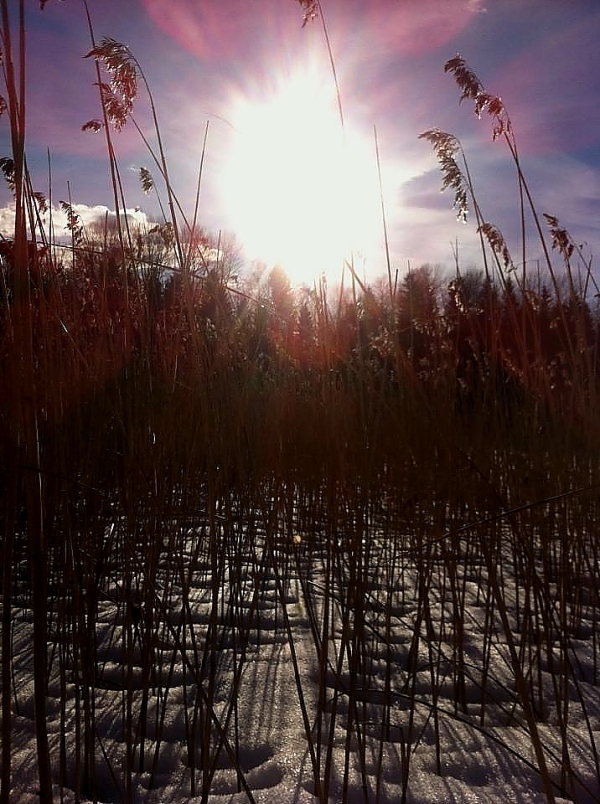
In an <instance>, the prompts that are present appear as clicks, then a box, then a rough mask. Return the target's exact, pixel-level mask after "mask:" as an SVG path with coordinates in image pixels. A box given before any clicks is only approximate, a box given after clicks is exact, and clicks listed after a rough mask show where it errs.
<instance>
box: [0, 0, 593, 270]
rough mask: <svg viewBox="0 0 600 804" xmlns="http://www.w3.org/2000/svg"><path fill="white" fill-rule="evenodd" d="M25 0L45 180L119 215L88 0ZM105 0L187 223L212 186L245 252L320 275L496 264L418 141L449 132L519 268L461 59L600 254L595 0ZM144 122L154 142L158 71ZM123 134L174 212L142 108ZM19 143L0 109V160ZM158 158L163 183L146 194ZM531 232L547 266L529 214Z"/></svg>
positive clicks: (205, 213) (217, 206) (581, 237)
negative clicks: (313, 12)
mask: <svg viewBox="0 0 600 804" xmlns="http://www.w3.org/2000/svg"><path fill="white" fill-rule="evenodd" d="M26 5H27V15H28V18H27V36H28V40H27V41H28V45H27V47H28V63H27V70H28V72H27V82H26V84H27V158H28V165H29V168H30V172H31V175H32V180H33V184H34V187H35V189H37V190H40V191H42V192H44V193H45V194H47V195H51V198H52V201H53V204H54V205H55V206H58V205H59V202H60V201H62V200H69V199H70V200H71V201H72V202H73V203H74V204H76V205H77V209H79V210H80V212H81V215H82V218H83V219H84V220H85V221H88V220H93V219H98V218H100V219H101V218H103V217H104V216H105V215H106V214H107V211H108V214H110V213H111V212H114V206H115V205H114V201H113V195H112V188H111V184H110V174H109V170H108V162H107V156H106V142H105V137H104V135H103V132H102V131H101V132H99V133H93V132H90V131H82V126H83V124H84V123H86V122H87V121H88V120H91V119H97V118H99V117H100V116H101V114H100V106H99V99H98V92H97V88H96V87H95V86H94V82H95V80H96V78H95V68H94V63H93V60H92V59H90V58H88V59H86V58H84V56H85V55H86V54H87V53H88V52H89V50H90V49H91V40H90V32H89V28H88V24H87V19H86V15H85V9H84V5H83V3H82V2H80V0H47V3H46V5H45V9H44V10H43V11H41V10H40V9H39V4H38V3H34V2H31V3H28V4H26ZM88 5H89V10H90V14H91V18H92V23H93V31H94V36H95V38H96V41H97V42H100V41H101V40H102V39H103V38H104V37H111V38H113V39H115V40H117V41H119V42H122V43H124V44H126V45H127V46H128V47H129V48H130V50H131V52H132V53H133V55H134V56H135V58H136V59H137V60H138V62H139V64H140V66H141V68H142V70H143V72H144V75H145V77H146V79H147V81H148V85H149V87H150V90H151V92H152V95H153V99H154V102H155V105H156V110H157V115H158V120H159V126H160V131H161V136H162V138H163V142H164V147H165V151H166V157H167V163H168V166H169V172H170V178H171V184H172V186H173V188H174V190H175V193H176V195H177V198H178V200H179V202H180V204H181V207H182V208H183V210H184V212H185V214H186V217H187V218H188V220H192V218H193V210H194V203H195V197H196V192H197V188H198V184H199V207H198V209H199V212H198V221H199V223H200V225H202V226H203V227H204V228H205V229H206V230H207V231H208V232H210V233H213V234H216V233H219V232H222V233H227V235H228V237H229V236H230V235H234V236H235V238H236V242H237V244H238V247H239V250H240V253H241V255H242V257H243V259H244V260H245V262H246V264H248V265H251V264H252V262H253V261H255V260H261V261H262V262H264V263H265V264H266V265H267V266H268V267H270V266H272V265H273V264H275V263H280V264H281V265H282V266H283V267H284V269H286V270H287V271H288V273H289V274H290V276H291V277H292V278H293V279H294V281H298V282H300V281H306V282H309V283H310V282H311V281H312V280H313V279H314V277H315V276H317V275H319V274H321V273H323V272H326V273H327V275H328V276H330V275H336V274H337V272H340V271H341V267H342V265H343V264H344V262H345V261H351V262H352V263H353V264H354V267H355V269H356V270H357V271H359V272H360V273H362V274H363V275H364V276H365V277H366V278H367V279H369V280H373V279H375V278H376V277H378V276H383V275H387V271H388V255H389V267H390V269H391V271H392V273H395V272H396V271H398V272H399V274H400V275H402V274H403V273H405V271H406V270H407V269H408V268H409V267H415V266H419V265H421V264H423V263H430V264H432V265H440V266H442V267H444V268H447V269H448V270H452V269H453V266H454V264H455V261H456V259H458V261H459V264H460V267H461V268H462V269H467V268H470V267H477V266H480V265H481V256H480V254H481V253H480V247H479V240H478V236H477V232H476V224H475V222H474V217H473V215H470V216H469V217H468V220H467V223H466V224H464V223H461V222H459V221H457V219H456V214H455V211H454V210H453V209H452V202H453V195H452V193H451V191H446V192H445V193H441V192H440V187H441V174H440V171H439V167H438V164H437V161H436V158H435V155H434V154H433V152H432V150H431V147H430V146H429V144H428V143H427V142H426V141H424V140H423V139H419V134H421V133H422V132H423V131H425V130H428V129H432V128H435V127H437V128H439V129H441V130H443V131H447V132H450V133H452V134H454V135H456V136H457V137H458V138H459V139H460V141H461V143H462V146H463V148H464V151H465V154H466V156H467V160H468V165H469V170H470V172H471V175H472V179H473V183H474V188H475V194H476V196H477V200H478V203H479V206H480V208H481V210H482V214H483V217H484V219H485V220H486V221H487V222H490V223H492V224H494V225H496V226H497V227H498V228H499V229H500V230H501V231H502V233H503V234H504V237H505V240H506V242H507V244H508V245H509V249H510V250H511V253H512V254H513V259H514V261H515V263H518V262H519V259H520V257H521V235H520V214H519V194H518V183H517V178H516V174H515V171H514V167H513V166H512V165H511V161H510V154H509V153H508V150H507V148H506V145H505V144H504V143H503V142H502V141H501V140H498V141H496V142H493V141H492V125H491V122H490V120H489V119H486V118H485V117H484V118H482V119H481V120H479V119H477V117H476V116H475V114H474V113H473V106H472V103H471V102H469V101H464V102H463V103H462V104H461V103H459V98H460V91H459V89H458V87H457V86H456V83H455V81H454V78H453V77H452V75H450V74H448V73H445V72H444V64H445V63H446V61H447V60H448V59H450V58H452V57H454V56H455V55H456V54H457V53H460V54H461V55H462V56H463V58H464V59H465V60H466V62H467V63H468V64H469V66H470V67H471V68H472V69H473V70H474V71H475V72H476V73H477V75H478V76H479V78H480V80H481V81H482V83H483V84H484V86H485V87H486V89H487V90H488V91H489V92H491V93H493V94H495V95H499V96H501V98H502V100H503V102H504V104H505V106H506V109H507V111H508V113H509V115H510V117H511V120H512V123H513V128H514V132H515V135H516V139H517V145H518V147H519V152H520V156H521V162H522V167H523V171H524V173H525V176H526V178H527V180H528V182H529V186H530V188H531V191H532V194H533V197H534V201H535V205H536V209H537V212H538V214H540V215H541V214H542V213H550V214H552V215H555V216H556V217H558V219H559V221H560V223H561V225H563V226H565V227H566V228H568V229H569V231H570V233H571V235H572V237H573V239H574V240H575V242H576V243H578V244H584V245H585V248H584V254H585V255H586V256H587V257H588V258H589V257H590V256H592V259H593V260H596V259H597V256H598V254H599V253H600V50H599V49H598V47H597V42H598V38H599V36H600V3H598V0H322V3H321V6H322V12H323V19H315V20H311V21H309V22H307V24H306V25H303V10H302V8H301V6H300V5H299V4H298V3H297V2H296V0H227V1H225V0H219V2H217V0H169V3H168V4H167V3H165V2H164V0H88ZM9 7H11V8H12V9H15V8H16V7H17V3H16V2H13V3H9ZM323 21H324V22H325V26H323ZM325 32H326V34H327V38H326V36H325ZM327 42H329V48H330V49H328V44H327ZM332 62H333V69H332ZM2 94H4V92H2ZM133 115H134V118H135V120H136V122H137V124H138V125H139V127H140V129H141V130H142V132H143V133H144V136H145V137H146V138H147V140H148V142H149V143H150V145H151V147H152V148H154V149H156V142H157V141H156V136H155V132H154V130H153V126H152V119H151V115H150V104H149V101H148V96H147V95H146V94H145V91H144V90H143V86H141V85H140V88H139V94H138V97H137V98H136V101H135V105H134V111H133ZM207 126H208V128H207ZM205 135H206V145H205V148H204V149H203V142H204V138H205ZM113 137H114V144H115V148H116V152H117V156H118V160H119V166H120V171H121V176H122V180H123V185H124V190H125V203H126V207H127V208H128V209H131V210H136V212H135V215H136V217H137V218H138V219H139V220H141V221H144V220H146V219H148V220H157V219H160V214H161V213H160V207H159V200H160V201H162V203H163V206H164V203H165V194H164V190H161V189H160V181H159V180H158V179H159V176H158V172H157V170H156V167H155V165H154V163H153V161H152V156H151V154H150V153H149V152H148V149H147V147H146V146H145V145H144V143H143V141H142V139H141V138H140V136H139V134H138V133H137V131H136V129H135V127H134V125H133V123H132V122H131V121H130V122H128V123H127V125H126V126H125V127H124V128H123V130H122V131H120V132H114V134H113ZM203 153H204V157H203V158H202V156H203ZM9 154H10V141H9V136H8V127H7V122H6V120H5V119H2V120H0V155H9ZM201 162H202V172H201V179H200V182H198V175H199V169H200V164H201ZM140 167H146V168H148V169H149V170H150V171H151V172H152V173H153V175H154V176H155V178H156V179H157V187H158V188H159V189H158V195H157V193H153V194H150V195H146V194H145V193H144V192H143V189H142V186H141V184H140V181H139V168H140ZM11 219H12V218H11V209H10V193H9V192H8V190H7V189H6V188H5V187H2V189H1V190H0V231H3V232H4V233H5V234H10V223H11ZM56 220H57V221H58V220H59V218H58V217H57V218H56ZM528 231H529V232H530V235H528V239H527V253H526V258H527V260H528V261H531V263H533V264H534V265H535V264H536V260H537V259H538V258H539V257H541V254H542V250H541V247H540V244H539V241H538V240H536V238H535V236H534V230H533V228H532V226H531V220H529V221H528ZM386 242H387V246H386ZM592 265H595V263H594V262H593V263H592Z"/></svg>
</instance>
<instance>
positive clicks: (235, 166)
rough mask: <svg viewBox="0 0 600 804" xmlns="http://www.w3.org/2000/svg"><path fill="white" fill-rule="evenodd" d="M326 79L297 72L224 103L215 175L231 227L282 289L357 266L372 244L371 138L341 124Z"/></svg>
mask: <svg viewBox="0 0 600 804" xmlns="http://www.w3.org/2000/svg"><path fill="white" fill-rule="evenodd" d="M331 85H332V80H331V77H330V76H329V77H328V76H327V75H326V74H325V77H324V76H323V74H322V73H321V74H320V73H319V72H318V71H317V70H316V69H304V70H297V71H296V72H295V73H294V74H292V75H289V76H287V78H286V79H285V80H284V81H280V82H278V84H277V85H276V86H274V87H272V89H271V91H270V92H269V93H268V94H267V95H266V96H265V95H263V97H260V98H259V99H257V98H256V97H253V98H250V97H243V96H238V97H236V98H235V99H233V101H232V104H231V110H230V114H228V119H229V120H231V122H232V126H233V128H234V133H233V134H232V143H231V147H230V148H229V152H228V154H227V157H226V160H225V165H224V170H223V173H222V175H221V176H220V182H221V193H222V195H223V203H224V205H225V209H226V210H227V213H228V217H229V219H230V220H231V226H232V229H233V231H235V233H236V237H238V238H239V240H240V242H241V243H242V244H243V246H244V249H245V251H246V253H247V255H249V256H250V257H252V258H256V259H260V260H262V261H264V262H265V263H266V264H267V265H268V266H272V265H276V264H278V265H280V266H281V267H282V268H283V269H284V270H285V272H286V273H287V275H288V276H289V278H290V280H291V281H292V283H295V284H302V283H304V284H309V285H312V283H313V282H314V281H315V280H316V278H317V277H319V276H321V275H323V274H325V275H326V276H327V277H328V279H331V280H333V281H335V279H336V278H339V277H340V276H341V272H342V268H343V266H344V263H345V262H346V261H347V262H354V263H355V264H356V261H357V260H358V261H361V260H364V259H365V254H366V253H367V252H369V251H371V250H372V249H373V247H374V244H375V243H378V242H380V241H381V228H382V224H381V211H380V210H381V204H380V196H379V183H378V175H377V165H376V159H375V150H374V143H373V141H369V139H368V138H367V137H366V136H364V135H359V134H358V133H357V131H354V130H353V129H352V127H351V126H350V125H349V124H348V122H347V121H345V122H344V123H343V124H342V120H341V116H340V112H339V108H338V103H337V97H336V93H335V89H334V88H333V87H332V86H331Z"/></svg>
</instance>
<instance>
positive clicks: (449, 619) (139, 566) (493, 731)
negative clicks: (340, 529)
mask: <svg viewBox="0 0 600 804" xmlns="http://www.w3.org/2000/svg"><path fill="white" fill-rule="evenodd" d="M368 530H369V529H368V528H367V529H366V531H365V532H367V531H368ZM363 536H364V534H363ZM328 538H329V539H330V540H331V539H332V538H333V537H332V535H331V534H329V536H328ZM469 538H471V537H470V536H469V534H468V533H467V534H466V535H465V537H464V538H463V539H462V540H460V542H458V541H456V540H455V541H454V545H455V546H456V545H460V546H461V548H460V549H464V556H462V559H461V557H460V556H458V560H457V561H456V562H452V561H450V560H449V558H448V553H446V552H444V549H443V548H442V545H443V544H444V542H443V540H438V541H435V540H434V541H433V542H431V543H429V546H428V545H427V544H421V545H420V547H419V553H418V555H417V554H416V553H415V552H414V550H410V549H408V550H407V549H405V547H406V545H407V544H408V542H407V541H406V539H400V538H398V539H397V543H396V545H395V546H394V538H393V537H392V535H391V534H385V533H377V531H376V530H375V529H373V530H372V532H371V533H370V534H369V533H367V538H361V539H360V542H356V541H355V542H354V543H353V544H350V543H348V544H345V543H344V542H343V541H341V540H339V541H338V542H337V544H336V545H335V548H333V549H330V547H328V546H327V544H328V542H327V541H326V540H324V541H323V542H322V543H319V542H318V541H316V540H315V538H314V533H313V534H303V533H302V532H296V531H294V530H293V529H288V528H282V529H281V530H277V529H275V528H273V529H272V530H271V532H269V525H268V524H267V525H266V526H265V527H258V526H257V525H256V523H254V525H252V527H248V528H246V527H245V526H244V527H243V528H242V527H240V528H239V529H230V532H229V533H228V534H225V533H221V532H220V529H219V526H218V523H217V524H216V525H215V523H214V522H213V524H212V526H211V528H210V529H208V530H203V529H202V528H198V529H197V530H192V529H188V530H187V531H186V532H185V534H184V535H182V536H181V539H180V541H179V542H177V541H175V542H171V543H168V544H166V545H165V549H164V550H162V551H161V552H160V554H159V555H158V554H155V555H157V561H156V563H155V564H152V561H151V559H150V557H149V553H147V552H144V550H142V549H140V548H139V545H138V548H136V549H133V548H132V549H131V551H130V552H129V554H125V553H123V554H122V555H120V556H119V555H117V556H116V557H115V559H114V561H113V562H112V563H110V564H108V563H107V564H106V565H105V566H104V567H103V572H102V573H101V575H100V581H99V584H98V588H97V589H96V590H95V591H94V593H93V594H94V596H96V599H95V600H93V601H92V600H89V599H86V597H85V595H86V594H87V595H88V597H89V595H90V592H89V590H88V591H87V592H86V591H85V590H83V592H81V593H77V595H76V594H75V593H72V590H71V591H70V592H66V591H65V589H58V590H55V591H56V594H55V595H54V596H53V597H51V598H50V608H51V611H52V618H51V628H50V633H49V642H48V651H49V656H48V661H49V667H50V673H49V685H48V698H47V712H48V729H49V739H50V749H51V756H52V763H53V776H54V782H55V795H56V800H57V801H58V800H62V801H63V802H69V803H70V802H74V801H76V800H77V796H76V794H75V790H76V789H77V788H79V789H81V791H82V793H81V800H82V801H85V800H87V799H88V798H89V799H93V798H94V797H96V798H97V800H98V801H100V802H104V803H105V804H108V803H109V802H119V801H135V802H142V801H143V802H153V803H154V802H156V804H158V803H159V802H170V801H186V800H194V801H201V800H202V794H203V791H204V792H205V793H207V794H208V797H207V798H204V800H205V801H208V802H210V803H211V804H217V803H218V802H222V803H223V804H225V802H228V803H230V804H233V802H245V801H248V800H254V801H256V802H272V804H288V802H289V804H291V802H295V804H309V802H313V801H315V800H316V799H315V795H317V794H319V795H320V800H322V801H324V800H325V799H326V796H328V798H329V800H330V801H332V802H342V801H348V802H352V803H354V802H381V803H382V804H384V803H386V802H387V803H388V804H391V802H401V801H402V800H403V795H404V796H405V800H406V801H407V802H411V804H443V803H444V802H448V803H450V802H469V804H476V803H477V802H482V803H483V802H485V804H493V803H494V802H498V804H500V802H501V803H502V804H506V802H522V803H523V804H525V803H526V802H527V803H528V804H529V803H533V802H542V801H546V800H547V799H546V795H545V793H544V789H543V783H542V779H541V776H540V773H539V763H538V758H537V757H536V753H535V751H534V739H533V738H532V734H531V728H530V727H529V726H528V724H527V718H526V716H525V713H524V709H523V706H522V702H521V700H520V694H519V692H518V684H517V681H516V677H515V672H514V664H513V661H512V659H511V644H510V643H511V641H512V643H513V644H512V647H513V648H514V649H515V650H516V651H517V653H518V656H519V660H520V666H521V667H525V668H530V672H529V673H527V672H525V673H524V683H525V684H526V685H527V687H528V689H531V690H532V691H533V692H532V701H533V702H534V706H535V707H536V709H537V711H536V713H535V714H536V725H535V728H536V729H537V738H538V739H539V741H540V744H541V745H542V746H543V753H544V759H545V762H546V763H547V767H548V773H549V775H550V777H551V779H552V780H553V782H554V783H555V785H556V786H555V787H554V795H555V796H556V801H559V802H560V801H563V800H571V799H575V800H576V801H577V802H579V803H580V804H583V803H584V802H586V803H587V802H593V801H600V782H599V780H598V772H597V765H596V758H595V750H596V749H595V743H597V742H598V740H600V687H599V686H598V685H597V682H598V678H599V675H600V672H599V669H598V667H596V661H597V656H598V648H597V644H596V643H597V639H598V634H597V616H598V612H597V611H596V609H595V608H594V607H593V606H592V605H590V604H589V599H590V597H591V598H592V600H595V595H593V594H592V595H589V594H588V596H587V598H586V595H585V594H582V595H580V596H579V598H578V599H579V600H580V601H582V602H581V605H580V607H579V608H578V610H577V612H576V613H574V614H572V617H573V620H572V621H573V624H574V627H573V632H572V633H571V634H569V635H568V644H567V643H566V642H565V641H564V640H563V641H562V642H561V640H560V639H554V641H553V643H552V645H551V646H550V652H548V644H549V643H548V642H547V641H545V639H544V636H543V635H541V636H540V635H539V634H538V635H537V637H536V635H535V634H533V633H532V631H531V628H530V627H529V626H527V627H526V626H525V625H524V623H525V622H526V621H527V622H532V621H533V619H532V617H530V615H529V612H530V611H531V612H533V611H534V610H535V609H536V607H537V606H539V605H540V600H541V599H539V598H536V597H535V595H534V594H533V593H532V596H531V598H530V599H527V595H526V589H527V588H528V587H526V585H521V586H520V587H519V588H518V587H517V584H516V583H515V577H514V572H513V569H514V566H516V565H515V563H514V556H513V555H512V554H511V555H508V556H507V557H506V562H505V564H504V566H503V568H502V573H501V574H500V576H496V575H495V574H494V573H492V576H493V577H491V576H490V571H489V569H490V568H489V566H486V565H485V562H482V558H481V555H480V554H479V551H478V550H476V549H473V543H472V544H471V547H469V549H467V546H468V545H469V541H468V540H469ZM473 538H474V537H473ZM215 539H218V540H221V541H219V543H218V544H216V543H215ZM211 545H212V547H211ZM329 545H330V542H329ZM357 554H358V558H357ZM424 555H427V558H426V559H425V558H424ZM540 572H541V570H540ZM494 577H500V581H501V584H502V587H501V588H502V597H503V600H504V601H505V605H506V611H505V612H504V613H505V615H506V618H507V620H506V622H508V623H509V624H510V630H509V634H508V635H507V633H506V631H505V629H504V627H503V624H502V623H503V619H502V613H501V612H500V611H499V610H498V601H497V599H496V597H495V593H494ZM531 588H532V589H533V588H534V586H532V587H531ZM548 588H550V587H548ZM524 590H525V591H524ZM583 591H584V592H585V590H583ZM588 591H589V590H588ZM517 592H518V594H517ZM557 594H558V593H557ZM519 595H520V597H519ZM586 600H587V601H588V602H587V603H586ZM536 601H537V602H536ZM555 604H556V605H557V606H558V600H555V601H553V602H552V606H554V605H555ZM564 610H566V609H564ZM74 612H85V616H84V617H83V618H81V617H79V619H78V615H77V614H74ZM536 616H537V617H538V619H539V621H540V622H542V620H543V617H542V615H541V613H539V612H538V614H537V615H536ZM570 616H571V615H570ZM528 618H529V619H528ZM94 619H95V621H94ZM546 622H547V620H546ZM528 628H529V632H528V633H527V629H528ZM31 646H32V613H31V609H30V607H29V603H28V593H27V590H26V588H23V590H22V592H21V594H20V595H17V598H16V600H15V609H14V612H13V669H14V689H13V700H14V705H13V712H14V719H13V727H12V732H13V742H12V748H13V755H12V766H13V771H12V791H11V794H10V800H11V801H12V802H15V803H16V802H22V803H23V804H28V803H29V802H31V804H37V802H38V800H39V799H38V797H37V795H36V791H37V789H38V780H37V770H36V747H35V726H34V721H33V679H32V677H31V671H30V668H31ZM94 651H95V656H94ZM513 658H514V657H513ZM549 663H550V664H552V669H553V672H552V673H550V672H549ZM561 663H562V664H561ZM567 665H568V666H569V668H570V669H569V671H568V672H567V673H566V675H565V678H567V677H568V679H569V680H568V683H567V682H565V681H561V678H562V677H563V676H562V675H561V673H560V672H558V670H559V669H560V668H563V669H564V668H565V667H566V666H567ZM553 678H554V682H555V683H553ZM563 692H564V693H566V699H565V700H562V699H561V700H560V701H559V700H558V699H559V698H560V697H561V695H562V693H563ZM536 702H537V703H536ZM561 720H562V724H561ZM567 722H568V726H565V723H567ZM565 733H568V738H567V740H566V741H563V740H562V737H561V735H563V736H564V734H565ZM86 741H87V749H86ZM86 751H87V753H86ZM566 763H570V768H571V773H565V771H564V769H565V765H566ZM86 766H87V770H86ZM561 769H562V770H561ZM86 774H87V776H88V777H89V778H88V779H86ZM574 780H575V781H574ZM61 781H62V784H60V783H61ZM244 785H245V786H246V789H244ZM318 785H320V789H318ZM94 790H95V796H94V793H93V791H94Z"/></svg>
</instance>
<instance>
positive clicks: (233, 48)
mask: <svg viewBox="0 0 600 804" xmlns="http://www.w3.org/2000/svg"><path fill="white" fill-rule="evenodd" d="M142 3H143V5H144V7H145V9H146V12H147V13H148V15H149V16H150V18H151V19H152V20H153V22H154V23H155V24H156V25H157V26H158V27H159V28H160V29H161V30H163V31H165V32H166V33H167V34H168V35H169V36H171V37H172V38H173V39H175V40H176V41H177V42H178V43H179V44H180V45H181V46H183V47H184V48H186V49H187V50H188V51H189V52H191V53H193V54H194V55H196V56H197V57H198V58H200V59H202V60H204V61H226V60H228V59H231V58H243V57H244V56H246V55H250V54H251V53H252V52H253V49H254V48H255V46H256V45H257V43H260V42H264V41H267V40H270V41H271V42H275V43H277V44H278V46H279V47H280V48H282V49H285V46H286V38H287V39H288V40H289V39H290V38H291V39H293V38H294V37H296V38H297V37H298V36H300V35H301V23H302V8H301V7H300V5H299V4H296V3H294V2H293V1H292V0H287V2H286V3H283V2H282V0H263V1H262V2H260V3H259V2H253V3H248V2H247V0H229V2H227V3H226V4H225V3H198V2H197V0H171V3H170V4H169V10H168V13H165V5H164V2H163V0H142ZM482 10H483V8H482V6H481V4H480V1H479V0H444V2H440V0H408V2H407V1H406V0H405V1H404V2H402V3H400V2H398V1H397V0H344V2H343V3H339V4H329V5H328V4H326V3H325V4H324V9H323V11H324V14H325V18H326V22H327V24H328V26H330V31H329V32H330V34H331V35H332V36H333V37H334V39H335V40H336V43H337V44H338V45H342V46H343V45H344V43H346V44H347V46H348V48H350V49H352V48H354V47H356V46H359V47H364V48H365V49H366V50H367V51H368V52H370V53H374V52H376V53H377V54H378V55H381V54H382V53H400V54H403V55H417V54H421V53H426V52H428V51H430V50H432V49H435V48H438V47H441V46H443V45H444V44H446V43H448V42H449V41H451V40H452V39H453V38H454V37H455V36H456V35H457V34H458V33H460V31H462V30H463V29H464V27H465V26H466V25H467V24H468V23H469V21H470V20H471V19H472V17H473V16H474V15H475V14H477V13H478V12H480V11H482ZM311 26H317V27H319V28H320V22H319V21H318V20H316V21H314V22H311V23H309V26H307V27H311ZM304 35H305V36H309V35H310V34H309V33H307V32H306V31H305V32H304ZM373 47H374V48H376V50H371V48H373Z"/></svg>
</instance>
